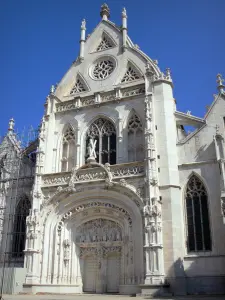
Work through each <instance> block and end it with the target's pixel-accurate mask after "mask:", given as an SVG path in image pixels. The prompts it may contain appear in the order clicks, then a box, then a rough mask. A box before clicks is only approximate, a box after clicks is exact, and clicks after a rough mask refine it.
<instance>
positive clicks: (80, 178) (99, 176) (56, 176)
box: [42, 162, 144, 187]
mask: <svg viewBox="0 0 225 300" xmlns="http://www.w3.org/2000/svg"><path fill="white" fill-rule="evenodd" d="M109 171H110V173H111V174H112V178H113V179H117V178H125V177H132V176H143V175H144V163H143V162H132V163H125V164H118V165H111V166H109ZM107 176H108V175H107V172H106V171H105V169H104V168H102V167H94V168H86V169H79V170H78V171H77V173H76V181H77V182H87V181H94V180H104V179H106V178H107ZM70 178H71V172H60V173H53V174H45V175H43V176H42V186H43V187H45V186H46V187H47V186H57V185H67V184H68V183H69V180H70Z"/></svg>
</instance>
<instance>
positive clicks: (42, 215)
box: [0, 4, 225, 295]
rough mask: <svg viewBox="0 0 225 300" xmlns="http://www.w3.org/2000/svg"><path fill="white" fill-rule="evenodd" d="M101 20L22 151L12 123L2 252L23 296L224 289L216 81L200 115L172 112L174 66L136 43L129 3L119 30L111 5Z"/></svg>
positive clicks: (222, 107)
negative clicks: (129, 31)
mask: <svg viewBox="0 0 225 300" xmlns="http://www.w3.org/2000/svg"><path fill="white" fill-rule="evenodd" d="M100 15H101V21H100V23H99V24H98V25H97V27H96V28H95V29H94V31H93V32H92V34H91V35H88V36H86V22H85V20H83V21H82V23H81V38H80V52H79V57H78V58H77V59H76V61H75V62H73V64H72V65H71V67H70V69H69V70H68V72H67V73H66V74H65V75H64V77H63V78H62V80H61V81H60V83H59V84H58V85H57V86H56V87H54V86H52V88H51V92H50V94H49V95H48V96H47V99H46V103H45V112H44V116H43V119H42V122H41V125H40V130H39V136H38V138H37V140H36V141H35V142H34V143H33V144H32V145H30V146H29V147H30V148H29V147H28V148H29V149H27V148H26V149H23V151H22V152H21V146H20V144H19V143H18V141H17V140H16V138H15V135H14V121H13V120H10V126H9V130H8V133H7V135H6V136H5V138H4V140H3V142H2V144H1V146H0V160H1V172H0V176H1V178H0V179H1V182H0V188H1V191H0V192H1V193H0V197H1V216H2V218H1V224H0V225H1V228H5V229H4V230H8V231H10V232H11V233H12V234H11V235H10V237H12V238H10V239H8V240H6V235H4V234H2V235H1V236H0V240H1V252H2V253H4V254H5V255H4V259H7V258H9V257H11V259H14V261H15V264H14V266H15V267H16V269H18V270H20V271H18V272H19V273H18V274H20V276H19V277H20V282H19V283H20V284H21V290H20V291H23V292H25V293H26V292H27V293H38V292H50V293H51V292H52V293H83V292H89V293H120V294H142V295H157V294H158V295H161V294H168V293H170V294H174V295H185V294H196V293H199V294H201V293H224V292H225V243H224V240H225V225H224V220H225V163H224V162H225V151H224V149H225V148H224V131H225V128H224V127H225V126H224V125H225V90H224V85H223V79H222V76H221V75H218V76H217V83H218V85H217V88H218V93H217V95H215V97H214V100H213V102H212V104H211V106H210V107H209V109H208V111H207V113H206V115H205V117H204V118H199V117H196V116H193V115H192V114H191V113H190V112H188V113H184V112H180V111H177V109H176V101H175V99H174V97H173V82H172V78H171V74H170V70H169V69H167V70H166V71H165V72H162V71H161V70H160V69H159V66H158V62H157V61H154V60H152V59H151V58H149V57H148V56H147V55H146V54H145V53H144V52H142V51H141V50H140V49H139V47H138V46H137V45H135V44H133V42H132V41H131V39H130V38H129V36H128V35H127V13H126V10H125V9H123V11H122V26H117V25H115V24H114V23H113V22H112V21H110V10H109V7H108V6H107V5H106V4H103V5H102V7H101V12H100ZM180 101H181V100H180ZM185 126H192V127H194V130H193V131H192V132H186V131H185ZM6 145H8V146H9V145H11V148H10V149H11V151H12V157H14V158H15V159H16V160H17V161H20V163H18V164H17V165H16V166H17V167H16V168H15V165H14V166H12V165H9V164H8V163H7V161H8V157H9V151H5V150H4V149H5V146H6ZM21 153H22V158H21ZM33 156H36V158H35V159H32V158H33ZM8 165H9V166H8ZM7 166H8V167H7ZM10 166H11V167H10ZM16 174H18V177H17V179H15V178H16ZM9 191H10V192H9ZM9 193H11V194H10V195H9ZM12 195H13V196H12ZM9 199H11V200H9ZM4 209H5V210H4ZM4 211H8V212H10V213H13V212H15V213H16V212H17V213H18V214H19V215H20V217H19V218H18V217H15V218H14V220H13V221H10V220H8V217H7V214H4ZM2 212H3V213H2ZM7 220H8V221H7ZM7 222H8V223H7ZM6 224H8V225H7V226H6ZM18 224H20V226H19V225H18ZM18 231H20V233H21V232H22V238H20V239H18V234H17V232H18ZM6 253H7V255H6ZM1 257H2V256H1ZM1 266H2V260H1ZM21 270H23V272H22V271H21Z"/></svg>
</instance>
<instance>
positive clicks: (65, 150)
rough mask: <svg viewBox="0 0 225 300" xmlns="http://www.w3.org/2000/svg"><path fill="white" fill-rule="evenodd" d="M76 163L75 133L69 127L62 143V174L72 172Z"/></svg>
mask: <svg viewBox="0 0 225 300" xmlns="http://www.w3.org/2000/svg"><path fill="white" fill-rule="evenodd" d="M74 162H75V133H74V130H73V129H72V128H71V127H68V128H67V130H66V132H65V133H64V136H63V142H62V172H67V171H71V170H72V168H73V167H74Z"/></svg>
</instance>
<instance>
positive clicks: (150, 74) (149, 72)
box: [145, 62, 154, 76]
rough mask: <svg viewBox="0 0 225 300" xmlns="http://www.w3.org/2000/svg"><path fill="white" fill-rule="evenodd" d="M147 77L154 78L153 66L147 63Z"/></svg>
mask: <svg viewBox="0 0 225 300" xmlns="http://www.w3.org/2000/svg"><path fill="white" fill-rule="evenodd" d="M145 71H146V75H149V76H152V75H153V74H154V69H153V68H152V66H151V64H150V63H149V62H147V64H146V66H145Z"/></svg>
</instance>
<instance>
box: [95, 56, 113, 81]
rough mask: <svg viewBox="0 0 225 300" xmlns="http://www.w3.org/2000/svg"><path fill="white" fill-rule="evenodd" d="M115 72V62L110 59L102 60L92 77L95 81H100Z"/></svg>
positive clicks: (96, 66)
mask: <svg viewBox="0 0 225 300" xmlns="http://www.w3.org/2000/svg"><path fill="white" fill-rule="evenodd" d="M113 70H114V64H113V62H112V61H111V60H110V59H102V60H100V61H98V62H97V63H96V64H95V65H94V67H93V71H92V76H93V78H94V79H98V80H102V79H106V78H107V77H109V75H110V74H111V73H112V72H113Z"/></svg>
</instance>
